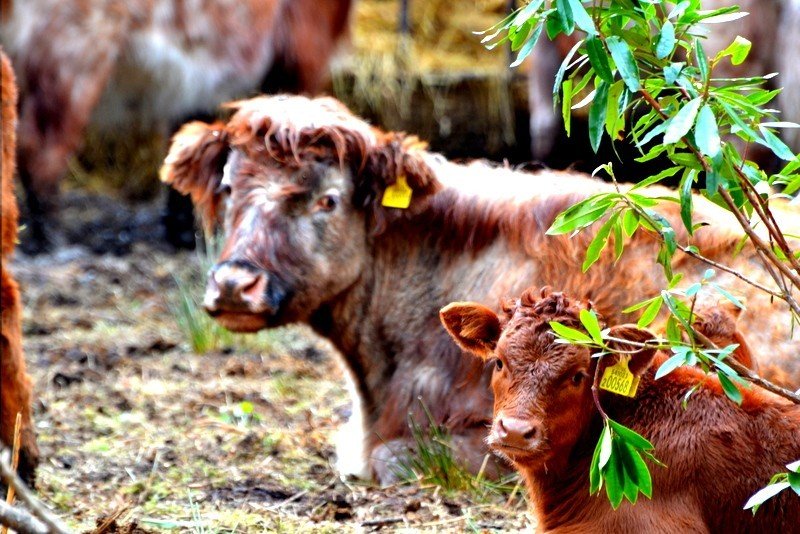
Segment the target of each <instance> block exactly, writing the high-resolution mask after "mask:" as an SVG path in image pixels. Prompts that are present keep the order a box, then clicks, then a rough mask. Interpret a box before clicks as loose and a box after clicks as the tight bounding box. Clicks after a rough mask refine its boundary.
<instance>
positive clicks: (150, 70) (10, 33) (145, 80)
mask: <svg viewBox="0 0 800 534" xmlns="http://www.w3.org/2000/svg"><path fill="white" fill-rule="evenodd" d="M351 3H352V0H324V1H318V0H125V1H123V0H76V1H69V2H64V1H62V0H24V1H17V2H15V3H14V4H13V6H11V7H10V8H9V7H6V10H7V11H8V10H10V13H4V14H3V15H4V16H3V19H4V20H3V23H2V27H0V29H1V30H2V33H1V34H0V36H1V37H2V42H3V43H4V44H5V46H6V48H7V49H8V51H9V55H10V56H11V58H12V60H13V61H14V66H15V68H16V69H17V72H18V75H19V83H20V89H21V103H20V128H19V173H20V178H21V180H22V183H23V185H24V187H25V191H26V194H27V204H28V208H29V211H30V215H31V221H30V226H31V228H30V231H31V234H30V236H31V237H30V239H32V240H33V242H31V243H29V242H28V238H27V236H26V242H25V245H26V246H28V245H31V247H32V248H34V249H35V248H37V247H45V246H46V245H47V244H48V243H49V241H50V240H51V239H52V237H53V235H52V231H53V230H54V229H55V228H53V227H49V225H48V218H49V217H50V215H51V214H53V213H54V211H55V209H56V206H57V199H58V191H59V181H60V179H61V177H62V176H63V174H64V172H65V171H66V168H67V162H68V160H69V158H70V157H71V156H72V155H73V154H74V153H75V151H76V150H77V149H78V147H79V146H80V144H81V141H82V139H83V136H84V132H85V130H86V127H87V125H88V124H89V122H90V119H91V120H92V122H93V123H94V124H95V125H96V126H97V127H98V128H101V129H103V130H105V131H117V132H118V131H120V130H122V131H124V129H125V128H126V125H130V124H138V125H144V126H145V127H152V126H155V127H157V128H160V129H162V130H164V133H168V132H167V130H168V129H169V128H172V127H174V126H175V125H176V124H178V123H179V122H180V121H183V120H185V119H186V118H187V117H189V116H192V115H195V116H196V115H198V114H204V115H206V114H209V113H213V111H214V110H215V109H216V108H217V106H218V105H219V104H220V103H221V102H224V101H225V100H229V99H231V98H234V97H241V96H244V95H246V94H247V93H249V92H252V91H254V90H257V89H258V88H259V87H260V85H261V84H262V82H263V83H264V86H265V87H264V88H265V89H269V90H273V91H278V90H280V91H292V92H310V93H315V92H318V91H320V90H321V89H322V88H323V86H324V84H325V83H326V81H327V77H328V70H327V66H328V61H329V59H330V57H331V55H332V54H333V53H334V52H335V51H336V49H337V46H336V45H337V43H338V41H339V40H340V39H341V38H342V36H343V35H344V34H345V32H346V31H347V21H348V18H349V12H350V6H351Z"/></svg>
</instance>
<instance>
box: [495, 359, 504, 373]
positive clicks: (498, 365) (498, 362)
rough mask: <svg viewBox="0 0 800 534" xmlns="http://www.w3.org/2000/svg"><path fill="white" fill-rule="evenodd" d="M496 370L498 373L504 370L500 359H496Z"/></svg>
mask: <svg viewBox="0 0 800 534" xmlns="http://www.w3.org/2000/svg"><path fill="white" fill-rule="evenodd" d="M494 368H495V369H496V370H498V371H501V370H502V369H503V360H501V359H500V358H498V359H496V360H495V361H494Z"/></svg>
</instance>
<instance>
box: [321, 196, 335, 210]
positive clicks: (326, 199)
mask: <svg viewBox="0 0 800 534" xmlns="http://www.w3.org/2000/svg"><path fill="white" fill-rule="evenodd" d="M338 205H339V195H334V194H328V195H323V196H321V197H320V198H319V200H317V209H318V210H320V211H333V210H335V209H336V206H338Z"/></svg>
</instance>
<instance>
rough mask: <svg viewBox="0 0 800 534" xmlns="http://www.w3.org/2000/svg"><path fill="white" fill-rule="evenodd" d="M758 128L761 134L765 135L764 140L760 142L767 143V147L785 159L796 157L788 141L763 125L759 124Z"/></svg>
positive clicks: (789, 159)
mask: <svg viewBox="0 0 800 534" xmlns="http://www.w3.org/2000/svg"><path fill="white" fill-rule="evenodd" d="M758 130H759V131H760V132H761V135H762V136H764V142H763V143H761V142H759V144H762V145H765V146H766V147H767V148H769V149H770V150H772V152H773V153H774V154H775V155H776V156H778V157H779V158H781V159H782V160H784V161H792V160H794V159H795V157H796V156H795V154H794V152H792V149H791V148H789V147H788V146H786V143H784V142H783V141H781V140H780V138H779V137H778V136H777V135H775V134H774V133H772V132H770V131H769V130H767V129H766V128H764V127H763V126H759V127H758Z"/></svg>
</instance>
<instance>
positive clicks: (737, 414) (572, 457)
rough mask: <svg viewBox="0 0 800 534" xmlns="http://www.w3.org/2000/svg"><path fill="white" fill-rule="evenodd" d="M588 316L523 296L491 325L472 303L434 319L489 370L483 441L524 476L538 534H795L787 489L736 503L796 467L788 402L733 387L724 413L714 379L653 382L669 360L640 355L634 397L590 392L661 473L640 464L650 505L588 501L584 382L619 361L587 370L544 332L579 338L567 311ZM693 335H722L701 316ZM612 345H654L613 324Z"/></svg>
mask: <svg viewBox="0 0 800 534" xmlns="http://www.w3.org/2000/svg"><path fill="white" fill-rule="evenodd" d="M587 308H588V306H587V305H586V304H584V303H582V302H580V301H577V300H573V299H570V298H568V297H565V296H564V295H563V294H562V293H552V294H551V293H550V292H549V291H547V290H545V291H542V292H541V294H540V293H539V292H538V291H534V290H528V291H526V292H525V293H523V294H522V296H521V297H520V299H518V300H517V301H515V302H514V303H513V305H512V306H509V307H507V308H506V313H505V314H504V316H503V317H498V316H497V315H496V314H495V313H494V312H493V311H492V310H489V309H488V308H486V307H485V306H483V305H481V304H477V303H454V304H452V305H450V306H448V307H446V308H445V309H443V310H442V321H443V322H444V324H445V326H446V327H447V329H448V331H450V332H451V334H452V335H453V337H454V339H455V340H456V342H458V343H459V344H460V345H461V346H462V347H464V348H465V349H466V350H468V351H470V352H472V353H474V354H477V355H478V356H480V357H481V358H488V359H490V360H491V361H492V363H493V366H494V367H495V371H494V373H493V376H492V390H493V391H494V399H495V401H494V421H493V424H492V429H491V432H490V433H489V438H488V442H489V445H490V447H491V448H492V449H494V450H496V451H497V452H498V453H500V454H502V455H503V456H505V457H506V458H508V459H509V460H510V461H511V462H512V463H513V464H514V466H515V467H516V468H517V470H519V472H520V473H521V474H522V475H523V477H524V479H525V482H526V484H527V487H528V491H529V494H530V498H531V507H532V509H533V511H534V512H535V513H536V515H537V516H538V519H539V528H540V529H541V530H542V531H547V532H559V533H565V532H665V533H666V532H670V533H671V532H788V531H790V530H793V529H795V528H796V525H798V524H800V500H798V499H797V496H796V495H794V494H793V493H792V492H791V491H786V492H784V493H783V494H782V495H780V496H778V497H776V498H774V499H771V500H769V501H767V503H766V504H765V505H764V506H763V507H762V508H761V509H760V510H759V511H758V514H756V515H755V517H754V516H753V515H752V514H751V513H750V511H745V510H743V509H742V507H743V506H744V504H745V502H746V501H747V499H748V498H749V497H750V496H751V495H752V494H754V493H755V492H756V491H757V490H759V489H760V488H762V487H763V486H765V485H766V484H767V483H768V482H769V480H770V478H771V477H772V475H773V474H775V473H778V472H782V471H785V470H786V467H785V466H786V464H788V463H790V462H793V461H795V460H796V459H798V458H800V406H797V405H795V404H792V403H790V402H788V401H786V400H785V399H781V398H778V397H776V396H774V395H772V394H770V393H768V392H766V391H764V390H761V389H760V388H757V387H751V388H749V389H745V390H743V391H742V396H743V401H742V403H741V406H737V405H736V404H734V403H733V402H732V401H730V400H729V399H728V398H727V397H726V396H725V394H724V393H723V391H722V387H721V385H720V383H719V380H718V379H717V378H716V376H714V375H706V374H704V373H703V372H702V371H700V370H699V369H697V368H694V367H681V368H678V369H677V370H675V371H673V372H672V373H670V374H668V375H667V376H665V377H663V378H660V379H659V380H655V378H654V375H655V371H656V370H657V369H658V368H659V366H660V365H661V364H662V363H664V362H665V361H666V359H667V357H668V355H667V354H663V353H655V351H653V350H640V351H638V352H635V353H634V354H632V356H631V361H630V363H629V369H630V370H631V372H632V373H634V374H635V375H637V376H639V377H640V384H639V387H638V390H637V393H636V395H635V397H634V398H627V397H623V396H620V395H616V394H613V393H608V392H605V391H602V390H601V392H600V403H601V405H602V406H603V408H604V410H605V411H606V412H607V414H608V416H609V417H610V418H612V419H613V420H615V421H617V422H618V423H620V424H622V425H625V426H627V427H629V428H632V429H633V430H635V431H636V432H639V433H640V434H642V435H643V436H645V437H646V438H648V439H649V440H650V441H651V442H652V443H653V445H654V446H655V451H654V454H655V456H656V457H657V458H658V459H659V460H660V461H662V462H663V463H664V464H666V467H659V466H656V465H654V464H652V463H651V464H650V471H651V473H652V477H653V497H652V500H648V499H645V498H644V497H641V498H640V499H639V501H638V502H637V503H636V504H635V505H631V504H630V503H628V502H625V503H623V504H622V506H621V507H620V508H619V509H618V510H616V511H614V510H612V509H611V506H610V504H609V503H608V500H607V499H606V498H605V496H603V495H601V496H599V497H592V496H590V495H589V491H588V488H589V465H590V462H591V458H592V454H593V450H594V447H595V444H596V443H597V440H598V438H599V434H600V429H601V428H602V419H601V417H600V415H599V412H598V411H597V409H596V407H595V404H594V402H593V400H592V392H591V387H592V381H593V377H595V376H602V372H603V370H604V369H605V368H606V367H607V366H608V365H611V364H613V363H616V362H617V361H618V360H617V356H605V357H603V358H602V360H600V361H599V363H598V359H597V358H592V357H591V354H590V352H589V349H587V348H585V347H580V346H576V345H564V344H561V343H556V342H555V336H554V335H553V332H552V330H551V327H550V322H551V321H558V322H560V323H562V324H565V325H568V326H571V327H577V328H580V326H579V325H580V321H579V317H578V314H579V312H580V310H581V309H587ZM723 321H726V319H724V318H723ZM698 326H699V328H700V329H701V331H703V333H705V334H706V335H708V336H713V335H714V334H715V329H716V330H720V329H721V330H725V329H726V328H727V326H726V325H719V324H715V323H714V321H713V319H711V318H710V316H709V317H708V319H707V321H706V322H703V323H702V324H700V325H698ZM611 335H613V336H614V337H617V338H622V339H628V340H631V341H635V342H643V341H647V340H649V339H653V338H654V336H653V335H652V334H650V333H649V332H646V331H643V330H639V329H637V328H636V327H635V325H627V326H626V325H622V326H616V327H612V328H611ZM476 347H477V349H476ZM621 348H625V349H626V350H635V348H634V347H632V346H630V345H627V346H624V347H621ZM598 367H599V368H598ZM696 386H698V389H697V390H696V391H695V392H694V394H693V395H692V396H691V398H690V400H689V402H688V406H687V407H686V408H684V407H682V405H681V404H682V400H683V398H684V397H685V394H686V393H687V391H689V390H690V389H691V388H693V387H696ZM793 525H794V526H793Z"/></svg>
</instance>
